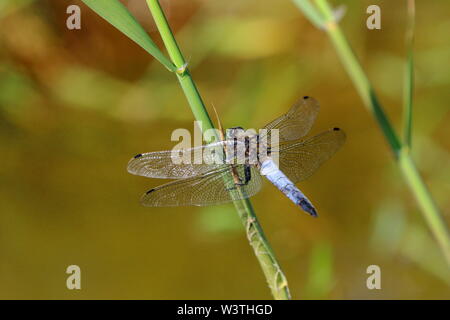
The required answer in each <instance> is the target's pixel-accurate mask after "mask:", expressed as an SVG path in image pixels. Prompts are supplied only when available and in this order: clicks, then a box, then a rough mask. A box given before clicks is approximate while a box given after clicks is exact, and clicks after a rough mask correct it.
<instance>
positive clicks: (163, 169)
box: [127, 141, 235, 179]
mask: <svg viewBox="0 0 450 320" xmlns="http://www.w3.org/2000/svg"><path fill="white" fill-rule="evenodd" d="M234 144H235V142H233V141H219V142H215V143H211V144H208V145H203V146H199V147H195V148H190V149H179V150H168V151H158V152H149V153H143V154H138V155H136V156H135V157H134V158H133V159H131V160H130V161H129V162H128V166H127V170H128V172H129V173H131V174H135V175H138V176H144V177H148V178H160V179H185V178H190V177H194V176H198V175H202V174H204V173H206V172H209V171H212V170H215V169H220V168H222V167H224V165H225V160H224V159H225V158H224V152H223V150H226V149H228V148H232V147H234Z"/></svg>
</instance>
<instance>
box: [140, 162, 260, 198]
mask: <svg viewBox="0 0 450 320" xmlns="http://www.w3.org/2000/svg"><path fill="white" fill-rule="evenodd" d="M231 168H232V166H228V168H226V169H221V170H215V171H213V172H209V173H207V174H205V175H202V176H198V177H194V178H189V179H183V180H177V181H174V182H170V183H167V184H164V185H162V186H159V187H156V188H154V189H151V190H149V191H148V192H147V193H145V194H144V195H143V196H142V198H141V203H142V204H143V205H144V206H147V207H176V206H207V205H212V204H221V203H227V202H230V201H233V199H232V196H233V197H234V199H244V198H248V197H251V196H253V195H254V194H256V193H257V192H258V191H259V190H260V189H261V184H262V182H261V176H260V175H259V173H258V171H257V170H256V169H255V168H253V167H248V170H249V172H250V175H248V173H246V172H245V171H246V169H245V166H244V165H238V166H235V167H234V168H235V173H236V178H238V180H239V181H240V183H242V185H239V184H237V182H238V180H235V179H233V176H232V175H231ZM246 180H247V181H246Z"/></svg>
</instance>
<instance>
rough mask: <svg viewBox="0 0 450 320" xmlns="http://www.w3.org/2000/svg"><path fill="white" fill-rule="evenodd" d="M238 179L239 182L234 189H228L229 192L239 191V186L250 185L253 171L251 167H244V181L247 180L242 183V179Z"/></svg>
mask: <svg viewBox="0 0 450 320" xmlns="http://www.w3.org/2000/svg"><path fill="white" fill-rule="evenodd" d="M237 178H238V180H239V182H235V183H234V186H233V187H231V188H228V189H227V190H228V191H231V190H235V189H237V187H238V186H246V185H248V183H249V182H250V179H251V178H252V171H251V168H250V166H249V165H245V167H244V179H245V180H244V181H242V179H241V177H239V176H238V177H237Z"/></svg>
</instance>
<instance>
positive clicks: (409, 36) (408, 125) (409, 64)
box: [403, 0, 416, 148]
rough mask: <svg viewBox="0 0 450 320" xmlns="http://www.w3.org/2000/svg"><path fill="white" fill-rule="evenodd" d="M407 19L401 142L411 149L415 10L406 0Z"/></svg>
mask: <svg viewBox="0 0 450 320" xmlns="http://www.w3.org/2000/svg"><path fill="white" fill-rule="evenodd" d="M407 5H408V18H407V26H406V41H405V42H406V51H407V57H406V63H405V75H404V89H403V104H404V105H403V141H404V144H405V146H406V147H408V148H411V142H412V110H413V94H414V26H415V16H416V8H415V1H414V0H407Z"/></svg>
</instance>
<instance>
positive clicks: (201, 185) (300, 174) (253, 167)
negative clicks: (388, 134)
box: [127, 96, 346, 217]
mask: <svg viewBox="0 0 450 320" xmlns="http://www.w3.org/2000/svg"><path fill="white" fill-rule="evenodd" d="M319 109H320V107H319V103H318V101H317V100H316V99H314V98H312V97H308V96H305V97H303V98H301V99H300V100H299V101H298V102H297V103H295V104H294V105H293V106H292V107H291V108H290V109H289V110H288V112H287V113H285V114H283V115H282V116H280V117H278V118H276V119H275V120H273V121H271V122H270V123H268V124H267V125H266V126H265V127H264V129H266V130H264V132H267V133H266V134H265V135H266V136H264V137H263V136H262V135H261V134H256V133H255V134H253V135H250V136H246V138H245V139H244V142H242V140H241V139H240V138H241V137H240V135H242V132H243V128H241V127H235V128H231V129H227V130H226V136H222V140H220V141H217V142H213V143H210V144H205V145H202V146H198V147H193V148H186V149H182V150H179V151H178V152H174V151H173V150H168V151H158V152H148V153H143V154H138V155H136V156H134V157H133V158H132V159H131V160H130V161H129V163H128V167H127V170H128V172H129V173H131V174H134V175H138V176H144V177H148V178H160V179H175V181H172V182H169V183H166V184H163V185H160V186H158V187H155V188H152V189H150V190H148V191H147V192H146V193H145V194H143V196H142V197H141V203H142V204H143V205H144V206H148V207H174V206H207V205H216V204H224V203H228V202H232V201H235V200H240V199H246V198H249V197H252V196H254V195H255V194H256V193H258V192H259V191H260V189H261V187H262V180H263V179H262V176H264V177H265V178H267V179H268V180H269V181H270V182H271V183H272V184H273V185H275V187H276V188H278V189H279V190H280V191H281V192H282V193H283V194H284V195H285V196H286V197H288V198H289V199H290V200H291V201H292V202H293V203H294V204H295V205H296V206H298V207H299V208H301V209H302V210H303V211H305V212H307V213H309V214H310V215H311V216H313V217H317V210H316V208H315V207H314V205H313V204H312V203H311V201H310V200H309V199H308V198H307V197H306V196H305V195H304V194H303V192H302V191H301V190H300V189H299V188H298V187H297V186H296V184H297V183H298V182H300V181H303V180H306V179H307V178H309V177H310V176H311V175H312V174H313V173H314V172H315V171H316V170H317V169H318V168H319V167H320V166H321V165H322V164H323V163H324V162H325V161H326V160H328V159H329V158H330V157H331V156H332V155H334V154H335V153H336V152H337V150H338V149H339V148H340V147H341V146H342V145H343V144H344V142H345V138H346V136H345V133H344V131H343V130H341V129H340V128H332V129H329V130H327V131H324V132H322V133H320V134H317V135H315V136H313V137H310V138H305V136H306V135H307V134H308V132H309V131H310V129H311V127H312V125H313V123H314V122H315V120H316V117H317V114H318V112H319ZM274 130H277V131H276V132H277V133H278V141H276V142H273V141H272V140H273V139H269V138H270V135H271V134H270V133H271V132H275V131H274ZM238 138H239V139H238ZM263 138H265V139H263ZM250 141H251V142H253V143H249V142H250ZM262 141H264V142H262ZM236 147H239V148H240V150H241V151H242V150H243V152H240V153H239V152H236V149H237V148H236ZM255 147H256V149H258V150H265V151H266V152H265V153H262V154H264V156H258V155H259V154H260V153H257V156H256V161H249V159H250V158H252V159H254V158H255V157H254V154H255V152H254V150H253V149H255ZM231 151H233V152H231ZM230 154H231V156H230ZM236 154H240V155H241V158H242V157H243V159H240V160H241V161H236V158H237V156H236ZM181 155H182V156H183V157H186V159H193V158H195V157H196V156H200V155H201V157H203V160H204V161H202V162H201V163H198V162H195V161H186V162H183V163H180V161H179V160H178V161H176V157H177V156H178V157H179V156H181ZM275 158H277V159H278V163H276V162H275V161H274V159H275ZM232 159H234V161H231V160H232Z"/></svg>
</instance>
